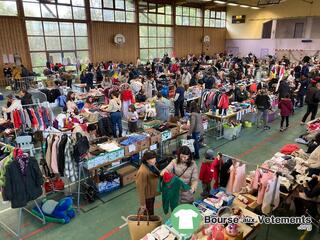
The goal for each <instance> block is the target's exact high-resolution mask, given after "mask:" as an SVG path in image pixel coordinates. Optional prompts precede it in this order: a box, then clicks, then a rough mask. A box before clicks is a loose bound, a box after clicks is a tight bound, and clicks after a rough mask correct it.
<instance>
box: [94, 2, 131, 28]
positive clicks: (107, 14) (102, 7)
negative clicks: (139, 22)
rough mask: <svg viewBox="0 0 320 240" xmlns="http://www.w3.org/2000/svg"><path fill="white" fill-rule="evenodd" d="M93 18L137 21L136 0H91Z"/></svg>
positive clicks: (97, 19) (128, 21)
mask: <svg viewBox="0 0 320 240" xmlns="http://www.w3.org/2000/svg"><path fill="white" fill-rule="evenodd" d="M90 11H91V19H92V20H93V21H106V22H127V23H133V22H136V19H135V2H134V0H90Z"/></svg>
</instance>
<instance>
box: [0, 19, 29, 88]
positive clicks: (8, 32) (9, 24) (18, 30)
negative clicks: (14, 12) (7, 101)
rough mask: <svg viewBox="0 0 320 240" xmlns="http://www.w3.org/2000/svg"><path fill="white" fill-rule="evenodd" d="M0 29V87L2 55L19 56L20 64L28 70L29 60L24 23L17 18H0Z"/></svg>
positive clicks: (1, 81) (0, 80)
mask: <svg viewBox="0 0 320 240" xmlns="http://www.w3.org/2000/svg"><path fill="white" fill-rule="evenodd" d="M0 29H1V31H0V68H1V72H0V85H4V79H3V72H2V68H3V65H4V63H3V57H2V56H3V54H6V55H9V54H18V55H20V57H21V60H22V63H23V64H24V65H25V66H26V67H27V68H29V69H31V60H30V54H29V46H28V43H27V36H26V32H25V26H24V22H23V21H22V20H21V19H19V18H18V17H0Z"/></svg>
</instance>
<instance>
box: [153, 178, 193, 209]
mask: <svg viewBox="0 0 320 240" xmlns="http://www.w3.org/2000/svg"><path fill="white" fill-rule="evenodd" d="M181 189H182V190H184V191H188V190H190V186H189V185H187V184H185V183H184V182H183V181H182V180H181V179H180V178H178V177H177V176H174V177H173V178H172V179H171V180H170V182H167V183H166V182H165V181H164V180H163V179H160V181H159V185H158V192H161V193H162V206H163V212H164V214H167V213H168V212H169V207H170V208H171V211H173V210H174V209H175V208H176V207H177V206H178V205H179V193H180V190H181Z"/></svg>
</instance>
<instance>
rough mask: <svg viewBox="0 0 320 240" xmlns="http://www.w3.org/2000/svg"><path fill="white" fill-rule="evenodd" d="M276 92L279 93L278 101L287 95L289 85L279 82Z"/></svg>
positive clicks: (283, 81)
mask: <svg viewBox="0 0 320 240" xmlns="http://www.w3.org/2000/svg"><path fill="white" fill-rule="evenodd" d="M278 92H279V98H280V99H281V98H284V97H286V95H288V94H289V92H290V87H289V84H288V82H287V81H285V80H282V81H281V82H280V84H279V89H278Z"/></svg>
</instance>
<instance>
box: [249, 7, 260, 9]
mask: <svg viewBox="0 0 320 240" xmlns="http://www.w3.org/2000/svg"><path fill="white" fill-rule="evenodd" d="M251 9H260V8H259V7H251Z"/></svg>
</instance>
